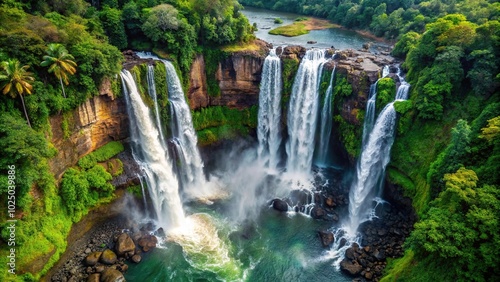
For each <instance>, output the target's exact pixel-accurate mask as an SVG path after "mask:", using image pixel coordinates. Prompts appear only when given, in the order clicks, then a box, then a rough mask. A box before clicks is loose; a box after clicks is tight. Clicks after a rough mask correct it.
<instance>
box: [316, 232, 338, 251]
mask: <svg viewBox="0 0 500 282" xmlns="http://www.w3.org/2000/svg"><path fill="white" fill-rule="evenodd" d="M318 234H319V237H320V238H321V243H322V244H323V247H328V246H330V244H331V243H333V240H334V239H335V238H334V236H333V233H332V232H329V231H318Z"/></svg>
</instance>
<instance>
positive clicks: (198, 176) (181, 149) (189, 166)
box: [137, 52, 210, 197]
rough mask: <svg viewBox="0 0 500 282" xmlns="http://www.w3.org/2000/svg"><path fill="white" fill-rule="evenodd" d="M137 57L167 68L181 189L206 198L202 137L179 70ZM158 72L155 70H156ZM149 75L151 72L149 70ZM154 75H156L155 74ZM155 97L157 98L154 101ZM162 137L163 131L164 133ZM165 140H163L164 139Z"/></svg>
mask: <svg viewBox="0 0 500 282" xmlns="http://www.w3.org/2000/svg"><path fill="white" fill-rule="evenodd" d="M137 55H138V56H139V57H141V58H149V59H154V60H158V61H161V62H162V63H163V64H164V65H165V68H166V73H167V74H166V78H165V79H166V82H167V92H168V98H169V104H170V115H171V124H170V125H171V131H172V140H171V141H169V143H170V144H173V148H174V149H175V151H176V157H177V158H176V159H178V160H179V161H180V164H179V165H180V166H179V167H178V169H177V170H176V171H177V174H178V177H179V185H180V186H181V188H182V191H183V192H184V193H186V194H187V195H188V196H189V197H206V196H208V194H209V193H210V192H208V191H206V190H208V189H210V187H208V185H206V184H207V182H206V178H205V174H204V172H203V167H204V164H203V161H202V159H201V156H200V152H199V150H198V147H197V144H198V137H197V135H196V131H195V130H194V127H193V120H192V117H191V110H190V109H189V106H188V104H187V102H186V98H185V96H184V91H183V90H182V85H181V82H180V80H179V77H178V76H177V72H176V71H175V67H174V66H173V65H172V63H171V62H169V61H167V60H161V59H159V58H158V57H156V56H154V55H151V54H149V53H143V52H138V53H137ZM153 71H154V70H153ZM148 72H149V69H148ZM153 75H154V73H153ZM152 77H153V79H152V80H153V81H152V82H151V83H150V82H149V79H148V83H149V84H148V86H149V87H150V90H149V93H150V95H151V96H152V98H153V100H154V101H155V107H156V112H157V121H158V123H159V122H160V118H159V115H158V114H159V111H158V104H157V102H156V89H155V85H154V76H152ZM153 96H154V97H153ZM160 133H162V132H161V129H160ZM162 138H163V137H162Z"/></svg>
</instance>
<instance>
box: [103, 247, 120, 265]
mask: <svg viewBox="0 0 500 282" xmlns="http://www.w3.org/2000/svg"><path fill="white" fill-rule="evenodd" d="M117 260H118V258H117V257H116V254H115V253H114V252H113V251H112V250H110V249H106V250H104V252H102V255H101V258H100V261H101V262H102V263H104V264H107V265H112V264H115V263H116V261H117Z"/></svg>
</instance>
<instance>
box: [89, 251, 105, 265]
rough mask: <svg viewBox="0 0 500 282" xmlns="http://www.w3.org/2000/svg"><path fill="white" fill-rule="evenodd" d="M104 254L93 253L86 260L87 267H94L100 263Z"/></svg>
mask: <svg viewBox="0 0 500 282" xmlns="http://www.w3.org/2000/svg"><path fill="white" fill-rule="evenodd" d="M101 255H102V252H93V253H91V254H90V255H88V256H87V257H86V258H85V265H88V266H94V265H96V263H97V262H98V261H99V258H100V257H101Z"/></svg>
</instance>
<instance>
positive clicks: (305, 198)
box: [270, 169, 416, 281]
mask: <svg viewBox="0 0 500 282" xmlns="http://www.w3.org/2000/svg"><path fill="white" fill-rule="evenodd" d="M323 173H326V174H328V175H329V181H328V182H325V181H324V178H323V177H322V176H321V175H322V174H323ZM341 175H342V171H336V170H331V169H330V170H326V171H323V172H322V173H318V172H316V179H315V182H316V183H315V187H316V189H317V190H316V191H315V192H310V191H308V190H294V191H292V192H291V193H290V196H289V197H287V198H283V199H273V200H272V201H271V202H270V204H271V205H272V207H273V208H274V209H276V210H278V211H281V212H290V211H295V212H301V213H305V214H308V215H310V216H311V217H312V218H314V219H316V220H326V221H331V222H332V225H334V224H335V223H336V222H338V221H340V220H342V217H343V216H347V215H345V214H346V209H347V206H348V204H349V195H348V194H349V186H348V185H346V183H349V181H342V180H341ZM383 198H384V199H385V200H386V202H385V203H382V204H380V205H379V206H378V207H377V209H376V216H377V217H376V218H374V219H373V220H372V221H368V222H365V223H363V224H362V225H361V226H360V227H359V230H358V231H359V232H360V233H361V246H360V245H358V244H356V243H354V244H352V246H351V247H350V248H348V249H347V250H346V252H345V258H344V260H343V261H342V262H341V264H340V267H341V270H342V271H343V272H345V273H346V274H349V275H351V276H352V277H353V278H354V281H378V280H379V279H380V277H382V271H383V269H384V267H385V266H386V265H387V262H386V261H387V258H396V257H401V256H403V252H404V251H403V247H402V246H403V242H404V240H405V238H406V237H407V236H408V235H409V234H410V232H411V230H412V229H413V224H414V223H415V221H416V215H415V212H414V210H413V207H412V205H411V201H410V200H409V199H408V198H405V197H403V196H402V194H401V192H400V191H399V190H398V187H396V186H394V185H390V184H389V183H386V188H385V193H384V195H383ZM317 232H318V238H319V240H318V241H319V242H318V243H319V244H322V245H323V246H324V247H325V248H330V247H332V243H333V242H334V240H335V237H334V234H333V232H332V231H331V230H317ZM346 243H347V242H346Z"/></svg>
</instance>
